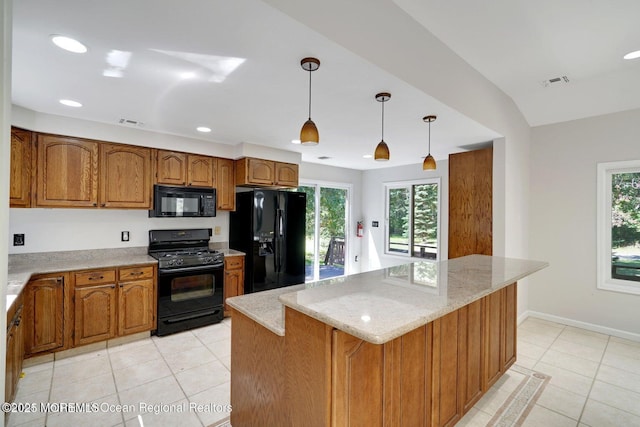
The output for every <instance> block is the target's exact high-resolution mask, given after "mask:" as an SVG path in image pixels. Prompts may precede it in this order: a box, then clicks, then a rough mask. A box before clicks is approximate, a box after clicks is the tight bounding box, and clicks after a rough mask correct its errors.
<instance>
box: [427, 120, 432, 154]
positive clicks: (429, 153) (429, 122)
mask: <svg viewBox="0 0 640 427" xmlns="http://www.w3.org/2000/svg"><path fill="white" fill-rule="evenodd" d="M429 155H431V121H429V152H428V153H427V156H429Z"/></svg>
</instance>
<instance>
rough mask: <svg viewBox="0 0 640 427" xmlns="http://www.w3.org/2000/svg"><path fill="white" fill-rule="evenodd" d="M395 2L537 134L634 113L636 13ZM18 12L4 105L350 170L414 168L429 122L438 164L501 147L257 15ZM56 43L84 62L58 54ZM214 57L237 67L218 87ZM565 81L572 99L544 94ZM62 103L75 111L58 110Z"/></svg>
mask: <svg viewBox="0 0 640 427" xmlns="http://www.w3.org/2000/svg"><path fill="white" fill-rule="evenodd" d="M395 2H396V4H398V5H399V6H400V7H402V8H403V9H404V10H406V11H407V12H408V13H410V14H411V15H412V16H414V18H415V19H416V20H417V21H418V22H420V23H422V24H423V25H424V26H426V27H427V28H428V29H429V30H430V31H431V32H432V33H434V34H435V35H436V36H437V37H439V38H440V39H441V40H442V41H443V42H444V43H446V44H447V45H449V46H450V47H451V48H452V49H453V50H454V51H455V52H456V53H457V54H458V55H460V56H461V57H462V58H464V59H465V60H466V61H467V62H468V63H469V64H470V65H472V66H473V67H474V68H476V69H477V70H478V71H480V72H481V73H482V74H484V75H485V76H486V77H487V78H488V79H489V80H491V81H492V82H494V83H495V84H496V85H497V86H498V87H500V88H501V89H502V90H504V91H505V92H506V93H507V94H508V95H509V96H511V97H512V98H513V99H514V101H515V102H516V104H517V105H518V107H519V108H520V110H521V111H522V113H523V114H524V116H525V118H526V119H527V121H528V122H529V123H530V124H531V125H538V124H545V123H553V122H558V121H565V120H571V119H575V118H581V117H588V116H592V115H596V114H603V113H608V112H613V111H620V110H626V109H630V108H639V107H640V78H639V77H640V60H635V61H623V60H622V59H621V57H622V55H623V54H624V53H627V52H628V51H631V50H634V49H640V46H639V45H636V46H633V43H634V42H635V43H640V30H639V28H640V26H639V25H635V26H632V25H631V20H632V18H634V17H637V16H640V6H639V5H640V2H637V1H613V2H611V1H608V2H604V1H602V2H596V1H589V2H585V0H582V1H578V0H571V1H566V0H563V1H562V2H555V3H552V2H550V1H548V0H542V1H541V2H540V1H539V2H535V4H534V3H531V2H524V1H522V0H510V1H509V0H501V1H494V2H483V3H481V4H482V7H479V6H474V5H479V4H480V3H477V2H474V1H472V0H464V1H437V0H395ZM487 3H489V4H487ZM558 3H560V4H558ZM13 9H14V22H13V25H14V37H13V43H14V47H13V103H14V104H16V105H19V106H22V107H25V108H28V109H31V110H35V111H38V112H44V113H49V114H57V115H63V116H69V117H76V118H81V119H86V120H94V121H99V122H105V123H113V124H117V123H118V121H119V120H120V119H122V118H126V119H131V120H136V121H140V122H143V123H144V126H142V127H141V129H148V130H153V131H157V132H163V133H169V134H176V135H184V136H188V137H193V138H198V139H203V140H210V141H214V142H219V143H226V144H238V143H242V142H247V143H253V144H259V145H266V146H272V147H276V148H279V149H284V150H291V151H298V152H300V153H302V158H303V160H304V161H309V162H316V163H325V164H330V165H334V166H342V167H349V168H354V169H371V168H376V167H388V166H398V165H405V164H413V163H420V162H421V161H422V156H424V155H426V134H427V125H426V124H425V123H423V122H422V117H423V116H425V115H427V114H437V115H438V119H437V120H436V121H435V122H434V123H433V124H432V134H431V135H432V141H431V142H432V150H431V151H432V154H434V156H435V157H436V159H445V158H446V157H447V156H448V154H449V153H452V152H457V151H461V150H463V149H464V147H466V146H469V145H473V144H481V143H485V142H486V141H490V140H492V139H494V138H496V137H499V136H500V135H498V134H497V133H496V132H494V131H492V130H490V129H488V128H486V127H484V126H482V125H480V124H478V123H477V122H474V121H472V120H470V119H469V118H467V117H465V116H464V115H462V114H460V113H458V112H456V111H454V110H453V109H451V108H449V107H447V106H446V105H444V104H442V103H440V102H438V101H437V100H435V99H434V98H432V97H430V96H429V95H427V94H425V93H423V92H421V91H419V90H417V89H416V88H414V87H413V86H410V85H409V84H407V83H405V82H404V81H402V80H400V79H399V78H396V77H394V76H393V75H390V74H389V73H387V72H385V71H383V70H381V69H379V68H378V67H376V66H374V65H372V64H371V63H369V62H367V61H365V60H364V59H362V58H360V57H358V56H356V55H354V54H353V53H351V52H349V51H348V50H346V49H344V48H342V47H341V46H339V45H337V44H335V43H334V42H332V41H330V40H328V39H327V38H325V37H324V36H322V35H320V34H318V33H316V32H314V31H312V30H310V29H309V28H307V27H305V26H303V25H302V24H300V23H298V22H297V21H294V20H292V19H291V18H289V17H288V16H286V15H284V14H283V13H281V12H279V11H277V10H275V9H273V8H272V7H271V6H268V5H266V4H265V3H263V2H262V1H260V0H233V1H228V0H227V1H223V0H182V1H180V2H175V1H172V0H135V1H124V0H118V1H108V2H105V1H86V0H57V1H55V2H52V1H47V0H16V1H14V5H13ZM636 27H637V28H636ZM51 34H63V35H68V36H71V37H74V38H77V39H78V40H80V41H82V42H83V43H85V44H86V45H87V46H88V47H89V51H88V52H87V53H86V54H73V53H69V52H66V51H63V50H60V49H59V48H57V47H55V46H54V45H53V44H52V43H51V41H50V36H51ZM114 50H117V51H123V52H131V56H130V60H129V62H128V65H127V67H126V68H125V69H123V70H122V77H121V78H115V77H105V76H104V75H103V71H104V70H105V69H107V68H109V65H108V64H107V58H108V55H109V53H110V52H112V51H114ZM305 56H315V57H317V58H319V59H320V61H321V62H322V64H321V66H320V69H319V70H318V71H315V72H314V73H313V85H312V93H313V95H312V104H313V105H312V114H311V116H312V118H313V120H314V121H315V123H316V124H317V126H318V129H319V131H320V144H319V145H318V146H316V147H302V146H299V145H294V144H292V143H291V140H292V139H297V138H298V134H299V131H300V127H301V126H302V124H303V123H304V121H305V120H306V118H307V102H308V98H307V96H308V92H307V91H308V77H309V76H308V73H307V72H305V71H303V70H302V68H301V67H300V65H299V62H300V59H302V58H303V57H305ZM216 57H232V58H241V59H243V60H244V61H243V62H242V63H241V64H240V65H239V66H238V67H237V68H236V69H235V70H234V71H233V72H231V73H230V74H229V75H228V76H226V78H224V80H223V81H220V80H221V78H220V77H219V75H218V74H219V73H218V71H219V69H217V68H216V67H217V65H215V64H216V62H215V59H216ZM111 68H113V67H111ZM185 72H192V73H194V74H195V76H194V77H193V78H190V79H184V78H182V77H181V74H182V73H185ZM562 75H567V76H568V77H569V79H570V83H568V84H566V85H564V86H555V85H552V86H551V87H548V88H544V87H543V86H542V85H541V84H540V81H541V80H544V79H549V78H553V77H557V76H562ZM381 91H388V92H390V93H391V94H392V96H391V99H390V100H389V101H388V102H387V103H386V104H385V134H384V135H385V141H386V142H387V143H388V144H389V147H390V150H391V161H389V162H382V163H381V162H375V161H374V160H372V159H364V158H363V157H362V156H363V155H364V154H372V153H373V150H374V148H375V146H376V144H377V143H378V142H379V141H380V136H381V129H380V128H381V117H380V115H381V105H380V103H378V102H376V101H375V98H374V96H375V94H376V93H377V92H381ZM61 98H70V99H74V100H77V101H80V102H82V103H83V105H84V106H83V107H82V108H79V109H75V108H70V107H65V106H62V105H60V104H59V103H58V100H59V99H61ZM196 126H208V127H210V128H212V129H213V132H211V133H210V134H200V133H198V132H196V131H195V127H196ZM175 148H176V149H180V147H175ZM322 156H328V157H330V159H327V160H319V159H318V157H322Z"/></svg>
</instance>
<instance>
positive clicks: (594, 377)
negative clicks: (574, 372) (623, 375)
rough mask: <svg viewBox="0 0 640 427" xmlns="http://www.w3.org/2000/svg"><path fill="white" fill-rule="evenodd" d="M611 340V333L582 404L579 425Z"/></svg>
mask: <svg viewBox="0 0 640 427" xmlns="http://www.w3.org/2000/svg"><path fill="white" fill-rule="evenodd" d="M610 341H611V335H607V344H606V345H605V346H604V350H603V351H602V356H600V362H599V363H598V367H597V368H596V373H595V374H594V375H593V381H591V387H589V392H588V393H587V398H586V399H585V401H584V404H583V405H582V411H580V416H579V417H578V425H579V424H580V423H581V421H582V416H583V415H584V410H585V409H586V407H587V402H589V398H590V397H591V391H592V390H593V386H594V384H595V383H596V378H598V373H599V372H600V367H601V366H602V361H603V360H604V355H605V354H606V353H607V348H608V347H609V342H610Z"/></svg>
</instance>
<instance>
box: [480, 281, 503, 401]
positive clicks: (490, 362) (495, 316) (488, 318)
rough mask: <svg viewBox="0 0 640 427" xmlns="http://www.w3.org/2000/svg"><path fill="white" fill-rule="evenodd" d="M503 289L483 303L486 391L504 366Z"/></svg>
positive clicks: (486, 298) (484, 385)
mask: <svg viewBox="0 0 640 427" xmlns="http://www.w3.org/2000/svg"><path fill="white" fill-rule="evenodd" d="M503 291H504V289H502V290H500V291H496V292H494V293H492V294H490V295H487V296H486V297H484V298H483V301H484V384H483V389H484V391H487V390H489V389H490V388H491V386H492V385H493V384H494V383H495V382H496V381H497V380H498V378H500V375H501V374H502V372H503V366H504V354H503V352H504V344H503V341H504V327H503V322H504V317H503V310H504V308H503V307H504V292H503Z"/></svg>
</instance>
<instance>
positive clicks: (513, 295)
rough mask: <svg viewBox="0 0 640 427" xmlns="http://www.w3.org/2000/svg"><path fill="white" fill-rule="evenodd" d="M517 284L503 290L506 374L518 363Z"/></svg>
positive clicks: (503, 368) (504, 362)
mask: <svg viewBox="0 0 640 427" xmlns="http://www.w3.org/2000/svg"><path fill="white" fill-rule="evenodd" d="M517 287H518V284H517V283H513V284H511V285H509V286H507V287H506V288H504V289H503V290H502V292H503V293H504V300H503V301H504V308H503V312H504V314H503V316H504V359H503V363H502V365H503V367H502V371H503V372H506V371H507V369H509V368H510V367H511V365H513V364H514V363H515V361H516V355H517V342H518V340H517V330H518V318H517V317H518V315H517V308H518V294H517Z"/></svg>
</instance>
